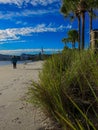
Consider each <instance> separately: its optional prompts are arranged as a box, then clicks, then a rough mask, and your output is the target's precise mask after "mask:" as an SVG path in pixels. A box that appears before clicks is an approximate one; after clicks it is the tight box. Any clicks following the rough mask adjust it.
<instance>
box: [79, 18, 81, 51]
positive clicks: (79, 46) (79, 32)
mask: <svg viewBox="0 0 98 130" xmlns="http://www.w3.org/2000/svg"><path fill="white" fill-rule="evenodd" d="M80 22H81V21H80V16H78V29H79V30H78V33H79V37H78V49H79V51H80V49H81V40H80V35H81V23H80Z"/></svg>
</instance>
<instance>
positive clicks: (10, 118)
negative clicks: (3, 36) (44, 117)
mask: <svg viewBox="0 0 98 130" xmlns="http://www.w3.org/2000/svg"><path fill="white" fill-rule="evenodd" d="M42 64H43V62H42V61H38V62H32V63H28V64H26V65H24V64H19V65H18V66H17V69H13V68H12V65H8V66H0V130H38V129H39V128H40V127H41V124H40V120H41V119H40V118H41V116H39V114H40V112H39V111H38V110H36V108H35V107H34V106H33V105H31V104H29V103H27V102H26V101H25V100H24V98H25V94H26V92H27V91H28V87H29V86H30V83H31V81H32V79H33V80H38V73H39V71H40V70H41V69H42Z"/></svg>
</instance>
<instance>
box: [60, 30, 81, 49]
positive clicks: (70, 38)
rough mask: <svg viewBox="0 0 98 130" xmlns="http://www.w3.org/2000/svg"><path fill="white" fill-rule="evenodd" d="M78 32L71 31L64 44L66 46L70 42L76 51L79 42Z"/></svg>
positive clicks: (63, 40)
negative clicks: (76, 44)
mask: <svg viewBox="0 0 98 130" xmlns="http://www.w3.org/2000/svg"><path fill="white" fill-rule="evenodd" d="M78 35H79V34H78V31H77V30H70V31H69V32H68V37H67V38H63V39H62V42H64V43H65V45H66V44H67V43H69V42H71V43H72V48H73V49H75V43H76V42H77V41H78Z"/></svg>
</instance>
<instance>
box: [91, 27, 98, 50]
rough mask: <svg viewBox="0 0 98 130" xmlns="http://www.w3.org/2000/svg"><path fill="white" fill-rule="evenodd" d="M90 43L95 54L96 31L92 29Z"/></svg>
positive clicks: (96, 43)
mask: <svg viewBox="0 0 98 130" xmlns="http://www.w3.org/2000/svg"><path fill="white" fill-rule="evenodd" d="M90 43H91V49H92V50H93V51H95V52H96V51H98V29H94V30H92V31H91V39H90Z"/></svg>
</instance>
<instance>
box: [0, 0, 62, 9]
mask: <svg viewBox="0 0 98 130" xmlns="http://www.w3.org/2000/svg"><path fill="white" fill-rule="evenodd" d="M55 2H60V0H0V3H2V4H15V5H17V6H20V7H21V6H22V5H23V4H24V5H27V4H28V3H29V4H32V5H33V6H37V5H43V6H46V5H48V4H52V3H55Z"/></svg>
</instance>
